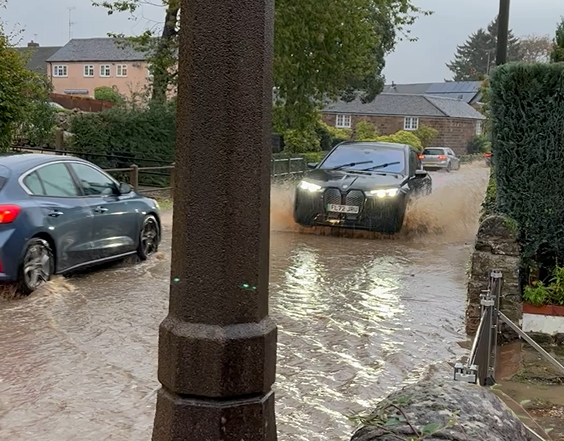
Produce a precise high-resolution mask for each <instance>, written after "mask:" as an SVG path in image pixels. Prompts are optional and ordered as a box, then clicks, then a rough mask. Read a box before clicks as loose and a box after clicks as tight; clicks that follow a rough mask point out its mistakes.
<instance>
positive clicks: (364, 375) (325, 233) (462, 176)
mask: <svg viewBox="0 0 564 441" xmlns="http://www.w3.org/2000/svg"><path fill="white" fill-rule="evenodd" d="M488 174H489V170H488V169H487V168H486V167H485V166H483V165H482V164H477V165H472V166H465V167H463V168H462V169H461V170H460V171H459V172H454V173H451V174H446V173H438V174H435V175H434V184H435V191H434V193H433V195H432V196H431V197H429V198H427V199H426V200H422V201H421V202H420V203H418V204H416V205H415V206H414V207H412V208H411V209H410V211H409V213H408V216H407V219H406V226H405V229H404V232H403V233H402V234H400V235H399V236H398V237H395V238H387V237H381V236H378V235H374V234H367V233H349V232H344V233H341V234H336V233H335V231H331V230H326V229H318V230H313V231H302V230H301V229H299V228H297V227H296V226H294V225H293V222H292V221H291V194H292V192H291V191H289V190H288V189H281V188H275V189H273V193H272V206H273V210H272V239H271V241H272V246H271V250H272V251H271V275H270V278H271V287H270V293H271V315H272V317H273V318H274V320H275V321H276V322H277V324H278V326H279V345H278V376H277V383H276V386H275V388H276V393H277V421H278V428H279V433H280V435H279V439H280V441H321V440H323V441H329V440H330V441H334V440H346V439H348V437H349V436H350V434H351V431H352V430H353V427H352V426H351V425H350V423H349V422H348V420H347V415H348V414H350V413H351V412H355V411H363V410H365V409H367V408H369V407H370V406H371V405H372V404H373V403H374V402H375V401H376V400H378V399H379V398H380V397H381V396H382V395H384V394H386V393H387V392H389V391H391V390H392V389H395V388H398V387H400V386H401V384H404V383H406V382H410V381H416V380H417V379H418V378H420V377H421V376H422V375H425V373H426V372H427V371H428V370H429V366H430V365H432V364H433V363H436V362H439V361H444V360H452V359H454V358H457V357H459V356H461V355H464V354H465V350H464V349H461V348H460V346H459V344H458V343H459V342H460V341H462V340H464V339H465V336H464V334H463V316H464V305H465V296H466V291H465V271H466V266H467V262H468V259H469V255H470V251H471V246H472V243H473V236H474V234H475V231H476V228H477V218H478V212H479V206H480V203H481V200H482V198H483V194H484V190H485V186H486V183H487V177H488ZM165 221H166V223H167V225H166V228H165V240H164V243H163V247H162V254H161V255H159V256H158V258H155V259H152V260H151V261H149V262H145V263H142V264H135V263H131V262H126V263H121V264H118V265H113V266H110V267H107V268H104V269H100V270H98V271H95V272H90V273H87V274H83V275H81V276H76V277H73V278H71V279H58V280H55V281H53V282H51V283H50V284H49V286H48V287H46V288H45V289H42V290H41V291H40V292H38V293H36V294H34V295H32V296H30V297H28V298H26V299H23V300H2V299H0V349H1V353H2V361H1V363H0V440H2V441H20V440H21V441H32V440H41V441H105V440H116V441H117V440H128V441H144V440H149V439H150V434H151V427H152V423H153V413H154V405H155V393H156V390H157V389H158V387H159V384H158V382H157V375H156V368H157V365H156V362H157V358H156V355H157V331H158V326H159V323H160V322H161V321H162V319H163V318H164V317H165V315H166V312H167V300H168V284H169V263H170V262H169V250H170V231H171V226H170V216H169V215H166V216H165Z"/></svg>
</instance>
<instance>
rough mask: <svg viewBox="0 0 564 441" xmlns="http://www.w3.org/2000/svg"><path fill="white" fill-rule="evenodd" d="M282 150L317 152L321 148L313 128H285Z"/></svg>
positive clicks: (289, 151)
mask: <svg viewBox="0 0 564 441" xmlns="http://www.w3.org/2000/svg"><path fill="white" fill-rule="evenodd" d="M284 150H285V151H287V152H288V153H306V152H318V151H320V150H321V144H320V140H319V137H318V136H317V133H316V131H315V129H311V130H286V132H284Z"/></svg>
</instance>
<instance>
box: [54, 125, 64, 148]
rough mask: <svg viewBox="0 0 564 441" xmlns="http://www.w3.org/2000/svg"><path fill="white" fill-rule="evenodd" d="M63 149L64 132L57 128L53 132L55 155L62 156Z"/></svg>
mask: <svg viewBox="0 0 564 441" xmlns="http://www.w3.org/2000/svg"><path fill="white" fill-rule="evenodd" d="M64 149H65V132H64V130H63V129H61V128H59V129H57V130H56V132H55V151H56V152H57V155H62V154H63V150H64Z"/></svg>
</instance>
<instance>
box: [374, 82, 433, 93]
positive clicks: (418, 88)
mask: <svg viewBox="0 0 564 441" xmlns="http://www.w3.org/2000/svg"><path fill="white" fill-rule="evenodd" d="M433 84H434V83H415V84H388V85H386V86H384V90H383V91H382V93H402V94H416V95H424V94H425V93H427V90H429V88H430V87H431V86H433Z"/></svg>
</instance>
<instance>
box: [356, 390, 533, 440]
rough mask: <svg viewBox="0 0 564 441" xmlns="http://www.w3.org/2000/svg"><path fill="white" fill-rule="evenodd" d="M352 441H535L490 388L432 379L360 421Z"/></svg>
mask: <svg viewBox="0 0 564 441" xmlns="http://www.w3.org/2000/svg"><path fill="white" fill-rule="evenodd" d="M359 422H360V423H361V424H362V425H363V427H361V428H360V429H359V430H358V431H357V432H356V433H355V434H354V435H353V437H352V441H401V440H406V441H407V440H415V439H417V440H421V439H425V440H426V441H439V440H443V441H444V440H451V441H462V440H468V441H470V440H488V441H506V440H511V441H533V440H534V439H535V438H533V437H532V435H531V434H530V433H529V431H528V430H527V428H526V427H525V425H524V424H523V423H522V422H521V421H519V419H518V418H517V417H516V416H515V415H514V414H513V413H512V412H510V411H509V409H508V408H507V407H506V406H505V404H503V402H502V401H501V400H500V399H499V398H498V397H496V396H495V395H494V394H493V393H492V392H491V391H490V389H489V388H485V387H481V386H477V385H475V384H469V383H465V382H456V381H453V380H442V381H441V380H430V381H424V382H421V383H418V384H414V385H409V386H406V387H405V388H403V389H402V390H400V391H397V392H394V393H393V394H391V395H390V396H388V397H387V398H386V399H385V400H383V401H382V402H380V403H379V405H378V406H377V407H376V409H375V410H374V411H373V412H372V413H371V414H370V415H367V416H366V417H362V418H361V421H359Z"/></svg>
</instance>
